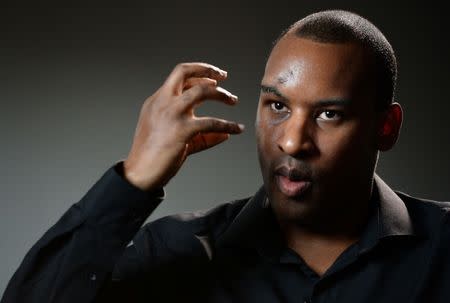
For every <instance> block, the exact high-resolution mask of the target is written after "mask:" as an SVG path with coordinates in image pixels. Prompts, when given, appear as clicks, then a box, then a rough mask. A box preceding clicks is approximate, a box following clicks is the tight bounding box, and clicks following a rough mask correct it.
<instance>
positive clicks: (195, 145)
mask: <svg viewBox="0 0 450 303" xmlns="http://www.w3.org/2000/svg"><path fill="white" fill-rule="evenodd" d="M229 138H230V134H224V133H199V134H197V135H196V136H194V137H193V138H192V140H191V141H190V142H189V143H188V148H187V154H188V155H190V154H194V153H198V152H200V151H202V150H205V149H208V148H211V147H213V146H215V145H217V144H220V143H222V142H224V141H226V140H228V139H229Z"/></svg>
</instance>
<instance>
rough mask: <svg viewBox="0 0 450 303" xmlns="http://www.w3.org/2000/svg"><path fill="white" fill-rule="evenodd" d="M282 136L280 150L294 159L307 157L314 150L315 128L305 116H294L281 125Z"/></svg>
mask: <svg viewBox="0 0 450 303" xmlns="http://www.w3.org/2000/svg"><path fill="white" fill-rule="evenodd" d="M280 127H281V128H282V129H281V135H280V137H279V139H278V142H277V144H278V148H279V149H280V150H282V151H283V152H284V153H286V154H288V155H290V156H292V157H296V158H298V157H307V156H310V155H311V154H312V153H313V152H314V150H315V145H314V140H313V133H312V131H313V127H312V125H311V121H309V120H308V117H306V116H305V115H303V114H297V115H295V116H294V115H292V116H291V117H290V118H289V119H288V120H287V121H285V122H284V123H283V125H280Z"/></svg>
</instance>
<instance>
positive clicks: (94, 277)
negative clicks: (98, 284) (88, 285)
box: [89, 274, 97, 281]
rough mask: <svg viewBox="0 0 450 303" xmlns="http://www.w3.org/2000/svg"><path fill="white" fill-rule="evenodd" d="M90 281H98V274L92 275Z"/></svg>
mask: <svg viewBox="0 0 450 303" xmlns="http://www.w3.org/2000/svg"><path fill="white" fill-rule="evenodd" d="M89 279H90V280H91V281H95V280H97V275H96V274H91V275H90V276H89Z"/></svg>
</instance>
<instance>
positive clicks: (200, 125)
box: [192, 117, 244, 134]
mask: <svg viewBox="0 0 450 303" xmlns="http://www.w3.org/2000/svg"><path fill="white" fill-rule="evenodd" d="M243 130H244V125H243V124H239V123H236V122H231V121H227V120H223V119H219V118H213V117H195V118H194V121H193V127H192V132H193V134H196V133H225V134H240V133H242V131H243Z"/></svg>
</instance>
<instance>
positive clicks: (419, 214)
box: [395, 191, 450, 234]
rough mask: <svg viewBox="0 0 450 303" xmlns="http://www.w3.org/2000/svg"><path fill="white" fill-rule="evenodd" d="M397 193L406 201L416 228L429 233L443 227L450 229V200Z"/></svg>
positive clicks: (433, 232)
mask: <svg viewBox="0 0 450 303" xmlns="http://www.w3.org/2000/svg"><path fill="white" fill-rule="evenodd" d="M395 193H396V194H397V195H398V196H399V197H400V198H401V199H402V201H403V202H404V203H405V205H406V207H407V209H408V212H409V215H410V216H411V219H412V221H413V222H414V223H415V226H416V229H420V230H419V231H423V232H426V233H428V234H435V233H436V232H437V231H439V230H443V229H447V230H448V231H450V201H438V200H431V199H425V198H420V197H415V196H412V195H410V194H407V193H404V192H401V191H395Z"/></svg>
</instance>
